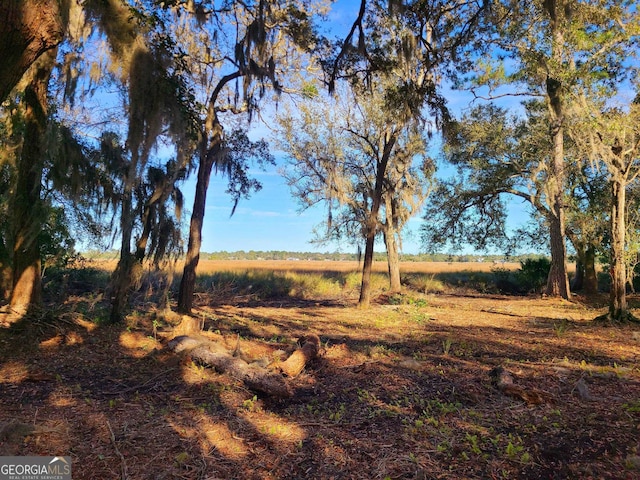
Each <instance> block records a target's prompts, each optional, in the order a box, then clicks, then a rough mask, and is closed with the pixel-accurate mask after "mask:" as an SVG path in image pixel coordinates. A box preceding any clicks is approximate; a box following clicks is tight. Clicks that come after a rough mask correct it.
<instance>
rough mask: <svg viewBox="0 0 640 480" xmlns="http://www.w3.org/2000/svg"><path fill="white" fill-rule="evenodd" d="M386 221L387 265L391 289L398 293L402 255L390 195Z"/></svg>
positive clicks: (400, 286)
mask: <svg viewBox="0 0 640 480" xmlns="http://www.w3.org/2000/svg"><path fill="white" fill-rule="evenodd" d="M385 213H386V217H387V218H386V223H385V225H384V230H383V233H384V244H385V246H386V247H387V267H388V271H389V291H390V292H391V293H398V292H400V291H401V290H402V285H401V283H400V255H399V253H398V242H397V241H396V233H395V232H396V229H395V224H394V222H393V208H392V206H391V202H390V201H389V197H388V196H385Z"/></svg>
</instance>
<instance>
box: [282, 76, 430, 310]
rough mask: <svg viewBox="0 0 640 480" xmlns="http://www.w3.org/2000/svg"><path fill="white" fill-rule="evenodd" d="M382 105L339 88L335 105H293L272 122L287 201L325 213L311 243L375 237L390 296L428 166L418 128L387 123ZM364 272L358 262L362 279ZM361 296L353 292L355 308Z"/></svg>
mask: <svg viewBox="0 0 640 480" xmlns="http://www.w3.org/2000/svg"><path fill="white" fill-rule="evenodd" d="M374 89H375V90H374ZM374 91H375V92H376V93H374ZM385 100H386V98H385V97H384V89H383V88H381V87H379V86H378V87H373V86H372V89H371V90H369V91H368V92H366V93H364V94H359V93H357V92H354V91H349V89H348V88H347V91H346V92H344V96H343V97H341V98H340V99H339V100H338V99H323V98H321V97H318V96H315V97H313V98H307V99H306V100H303V101H300V103H298V112H299V113H298V115H292V114H286V115H281V116H279V117H278V125H279V128H278V133H279V140H280V145H281V148H283V149H284V150H285V151H286V152H287V153H288V155H289V161H288V168H286V169H284V170H283V174H284V176H285V178H286V179H287V183H288V184H289V186H290V188H291V190H292V192H293V195H294V196H295V197H296V198H297V199H298V200H299V202H300V204H301V206H302V208H308V207H310V206H312V205H315V204H317V203H325V204H326V206H327V212H328V213H327V220H326V222H325V225H326V230H325V231H324V233H321V234H320V238H319V241H325V240H339V239H342V238H347V239H349V240H351V241H353V242H356V243H360V242H361V241H363V240H364V241H365V242H369V241H370V239H372V238H373V239H375V237H376V236H377V235H379V234H380V233H382V234H383V236H384V240H385V245H386V247H387V262H388V266H389V279H390V289H391V291H396V292H397V291H399V290H400V288H401V285H400V270H399V255H398V249H399V248H400V245H401V242H400V235H401V231H402V228H403V227H404V225H405V224H406V222H407V221H408V220H409V218H411V217H412V216H413V215H414V214H415V213H417V211H418V210H419V208H420V207H421V205H422V202H423V201H424V199H425V198H426V193H427V182H428V180H429V178H430V176H431V174H432V162H431V159H430V158H428V157H427V155H426V147H427V146H426V141H425V139H424V137H423V135H422V132H420V130H419V122H416V123H413V122H412V123H408V124H405V123H402V122H398V123H394V122H393V119H391V118H390V117H389V116H388V114H387V113H386V112H385V111H384V106H383V104H384V102H385ZM370 267H371V264H370V263H369V264H366V262H365V265H363V278H364V277H365V275H366V272H365V270H364V269H365V268H370ZM367 288H368V285H367V284H366V283H363V289H367ZM369 295H370V293H369V292H367V291H366V290H365V292H364V294H363V292H362V290H361V295H360V297H361V302H362V299H364V301H365V302H368V297H369ZM365 305H366V303H365Z"/></svg>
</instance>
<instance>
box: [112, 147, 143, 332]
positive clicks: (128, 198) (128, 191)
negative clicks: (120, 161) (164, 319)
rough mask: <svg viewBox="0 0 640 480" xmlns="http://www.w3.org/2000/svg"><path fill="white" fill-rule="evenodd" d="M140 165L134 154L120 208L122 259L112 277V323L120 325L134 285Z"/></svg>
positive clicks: (125, 180)
mask: <svg viewBox="0 0 640 480" xmlns="http://www.w3.org/2000/svg"><path fill="white" fill-rule="evenodd" d="M137 164H138V157H137V153H136V152H134V153H133V155H132V157H131V161H130V164H129V169H128V172H127V176H126V178H125V179H124V191H123V193H122V201H121V202H122V203H121V206H120V228H121V230H122V239H121V244H120V259H119V260H118V265H117V266H116V269H115V271H114V272H113V275H112V276H111V287H110V288H111V291H112V294H111V314H110V321H111V323H118V322H121V321H122V320H123V319H124V314H125V309H126V307H127V302H128V299H129V290H130V289H131V285H132V284H133V279H132V276H133V275H132V274H133V270H134V265H135V263H136V262H135V257H134V255H133V254H132V253H131V237H132V235H133V218H134V214H133V182H135V178H136V170H137Z"/></svg>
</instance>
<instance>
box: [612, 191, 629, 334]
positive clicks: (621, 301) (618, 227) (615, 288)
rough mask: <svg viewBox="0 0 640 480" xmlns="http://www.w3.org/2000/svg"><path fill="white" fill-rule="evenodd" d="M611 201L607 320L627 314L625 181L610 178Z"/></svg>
mask: <svg viewBox="0 0 640 480" xmlns="http://www.w3.org/2000/svg"><path fill="white" fill-rule="evenodd" d="M611 187H612V195H613V201H612V206H611V272H610V273H611V292H610V298H609V320H611V321H614V322H619V321H625V320H627V317H628V316H629V309H628V307H627V296H626V285H627V276H626V271H625V268H626V267H625V262H624V244H625V217H624V215H625V206H626V190H625V182H624V181H621V180H620V179H619V178H614V179H613V180H612V184H611Z"/></svg>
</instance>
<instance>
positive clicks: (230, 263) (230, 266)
mask: <svg viewBox="0 0 640 480" xmlns="http://www.w3.org/2000/svg"><path fill="white" fill-rule="evenodd" d="M93 263H94V264H95V265H97V266H99V267H101V268H104V269H106V270H113V269H114V268H115V266H116V261H115V260H96V261H94V262H93ZM519 267H520V264H519V263H496V264H494V263H492V262H401V263H400V268H401V270H402V271H403V272H406V273H447V272H463V271H470V272H490V271H491V270H493V269H495V268H504V269H508V270H515V269H517V268H519ZM177 268H178V269H181V268H182V264H181V263H178V265H177ZM361 268H362V264H359V263H358V262H350V261H343V262H338V261H311V260H200V263H199V264H198V273H199V274H202V275H206V274H210V273H214V272H220V271H224V272H228V271H242V270H268V271H297V272H322V271H335V272H350V271H357V270H360V269H361ZM373 270H374V271H375V272H386V271H387V263H386V262H373Z"/></svg>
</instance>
